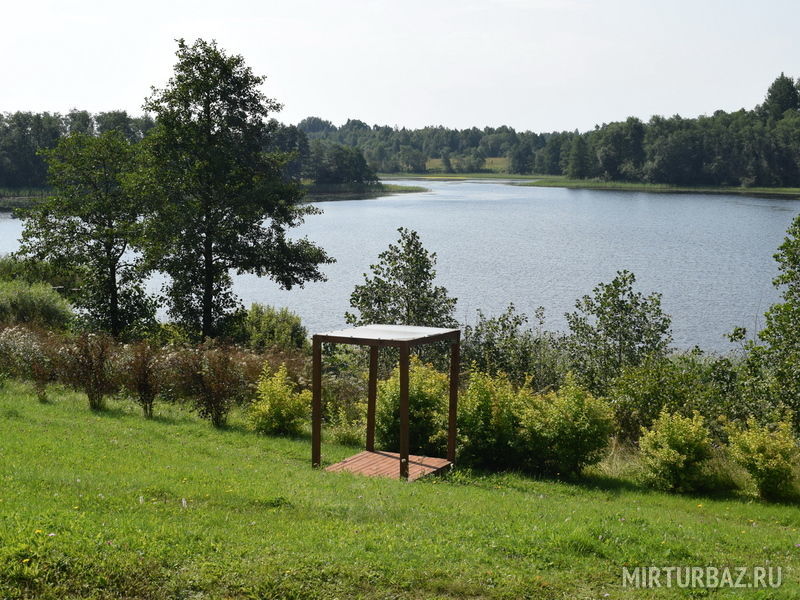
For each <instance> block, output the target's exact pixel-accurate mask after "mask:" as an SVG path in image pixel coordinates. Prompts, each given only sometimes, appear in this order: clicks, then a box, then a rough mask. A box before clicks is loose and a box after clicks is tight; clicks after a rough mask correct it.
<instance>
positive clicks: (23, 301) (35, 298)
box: [0, 281, 74, 330]
mask: <svg viewBox="0 0 800 600" xmlns="http://www.w3.org/2000/svg"><path fill="white" fill-rule="evenodd" d="M73 317H74V314H73V312H72V308H71V307H70V305H69V303H68V302H67V301H66V300H65V299H64V298H62V297H61V296H60V295H59V294H58V293H57V292H56V291H55V290H53V288H52V287H51V286H50V285H48V284H45V283H26V282H24V281H0V324H4V325H26V326H29V327H38V328H42V329H48V330H64V329H66V328H67V327H68V326H69V325H70V323H71V322H72V319H73Z"/></svg>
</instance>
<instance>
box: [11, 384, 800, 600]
mask: <svg viewBox="0 0 800 600" xmlns="http://www.w3.org/2000/svg"><path fill="white" fill-rule="evenodd" d="M51 396H52V401H51V402H50V403H48V404H38V403H37V402H36V400H35V399H34V396H33V394H32V390H31V389H30V388H28V387H27V386H26V385H24V384H20V383H14V382H12V383H8V384H6V386H5V387H4V388H2V390H0V598H59V599H61V598H170V599H171V598H186V599H200V598H303V599H306V598H362V597H363V598H387V599H388V598H420V599H427V598H483V597H490V598H611V599H614V598H673V597H678V598H682V597H689V596H692V595H693V596H694V597H696V596H704V595H705V594H706V590H679V589H676V588H672V589H666V588H661V589H654V590H637V589H631V588H624V587H622V577H621V570H622V567H623V566H624V565H629V566H635V565H647V566H650V565H655V566H702V565H712V566H718V567H723V566H750V567H752V566H759V565H760V566H763V565H773V566H781V567H782V569H783V585H782V587H780V588H778V589H767V590H758V591H756V590H741V591H737V592H735V593H734V594H733V595H734V597H746V598H786V599H789V598H797V597H800V584H799V583H798V576H799V575H800V531H799V529H800V508H798V507H796V506H788V505H776V504H763V503H761V502H759V501H756V500H752V499H749V498H746V497H729V498H709V497H699V496H694V497H688V496H671V495H665V494H661V493H656V492H650V491H647V490H643V489H639V488H638V487H636V486H635V485H634V484H633V483H630V482H626V481H619V480H618V481H610V480H608V479H605V478H603V477H602V476H601V475H600V474H599V472H598V473H597V474H595V476H594V477H587V478H586V479H584V480H582V481H581V482H576V483H562V482H554V481H545V480H535V479H531V478H526V477H522V476H517V475H512V474H506V475H494V476H479V475H476V474H471V473H469V472H465V471H458V470H456V471H454V472H453V473H451V474H450V475H448V476H446V477H443V478H429V479H428V480H421V481H418V482H416V483H412V484H408V483H403V482H398V481H392V480H384V479H370V478H366V477H360V476H353V475H349V474H331V473H326V472H324V471H318V470H313V469H312V468H311V467H310V444H309V442H308V440H305V439H300V440H290V439H281V438H267V437H259V436H256V435H255V434H252V433H250V432H248V431H247V430H246V429H245V428H244V427H242V425H241V418H240V417H238V418H234V419H233V421H232V424H231V426H230V427H229V428H228V429H226V430H223V431H215V430H214V429H213V428H212V427H211V426H210V425H209V424H208V423H206V422H203V421H200V420H199V419H197V418H196V417H195V416H193V415H191V414H189V413H187V412H185V411H184V410H183V409H181V408H178V407H174V406H170V405H165V404H161V405H157V406H156V412H157V414H158V415H159V416H158V417H157V418H155V419H153V420H151V421H146V420H144V419H143V418H142V417H141V416H140V415H139V413H138V411H137V409H136V407H135V406H134V405H132V404H129V403H127V402H126V401H123V400H114V401H112V402H110V409H109V410H107V411H106V412H104V413H99V414H93V413H90V412H89V410H88V408H87V402H86V400H85V398H84V397H82V396H81V395H79V394H74V393H72V392H64V391H61V390H59V389H58V388H54V389H53V390H52V393H51ZM353 452H354V449H351V448H344V447H338V446H334V445H332V444H324V445H323V456H324V459H325V460H326V461H328V462H332V461H336V460H339V459H341V458H343V457H345V456H347V455H349V454H351V453H353ZM709 595H710V596H711V597H719V598H722V597H726V598H727V597H730V595H731V592H730V591H729V590H722V591H719V592H713V591H712V592H710V594H709Z"/></svg>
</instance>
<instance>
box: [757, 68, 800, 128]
mask: <svg viewBox="0 0 800 600" xmlns="http://www.w3.org/2000/svg"><path fill="white" fill-rule="evenodd" d="M798 108H800V92H799V91H798V89H797V86H796V85H795V83H794V81H793V80H792V78H791V77H787V76H786V75H784V74H783V73H781V74H780V75H779V76H778V77H777V79H775V81H773V82H772V84H771V85H770V86H769V89H768V90H767V97H766V98H765V99H764V104H763V105H762V107H761V110H762V111H763V113H764V115H765V116H767V117H769V118H771V119H775V120H776V121H777V120H778V119H780V118H781V117H783V114H784V113H785V112H786V111H787V110H797V109H798Z"/></svg>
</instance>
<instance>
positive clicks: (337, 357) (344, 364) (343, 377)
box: [322, 345, 369, 446]
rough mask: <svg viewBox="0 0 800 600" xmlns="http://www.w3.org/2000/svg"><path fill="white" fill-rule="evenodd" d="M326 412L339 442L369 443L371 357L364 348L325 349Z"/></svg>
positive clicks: (330, 347)
mask: <svg viewBox="0 0 800 600" xmlns="http://www.w3.org/2000/svg"><path fill="white" fill-rule="evenodd" d="M323 352H325V353H326V354H325V359H324V361H323V365H324V371H323V374H322V407H323V408H322V414H323V415H324V418H325V420H326V423H327V424H328V432H329V434H330V435H331V437H332V438H333V439H334V440H335V441H336V442H337V443H339V444H343V445H346V446H362V445H364V443H365V442H366V439H365V434H366V431H367V403H366V399H367V396H368V385H367V384H368V379H369V358H368V356H369V355H368V352H366V351H365V349H364V348H360V347H357V346H345V345H335V346H328V347H325V348H324V349H323Z"/></svg>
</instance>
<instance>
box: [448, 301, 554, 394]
mask: <svg viewBox="0 0 800 600" xmlns="http://www.w3.org/2000/svg"><path fill="white" fill-rule="evenodd" d="M536 318H537V320H538V327H537V328H536V329H535V330H534V329H530V328H528V327H526V324H527V322H528V317H527V316H526V315H524V314H522V313H517V312H516V309H515V308H514V305H513V304H510V305H509V306H508V308H507V309H506V311H505V312H504V313H503V314H501V315H499V316H497V317H491V318H488V317H486V316H485V315H484V314H483V313H482V312H481V311H480V310H479V311H478V321H477V323H476V324H475V325H474V326H470V325H467V326H466V327H465V328H464V343H463V344H462V351H461V359H462V364H463V365H464V366H465V367H468V366H470V365H472V366H473V368H476V369H478V370H480V371H481V372H483V373H488V374H490V375H497V374H498V373H504V374H505V375H506V376H507V377H508V378H509V379H511V381H512V382H513V383H514V385H516V386H522V385H525V384H528V385H531V386H532V387H533V388H534V389H537V390H543V389H546V388H551V387H557V386H558V385H560V384H561V381H562V380H563V378H564V375H565V374H566V368H565V365H566V364H567V362H568V357H567V355H566V353H565V352H564V339H563V336H562V335H559V334H555V333H552V332H548V331H544V330H543V329H542V326H543V324H544V309H542V308H541V307H540V308H539V309H537V311H536Z"/></svg>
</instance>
